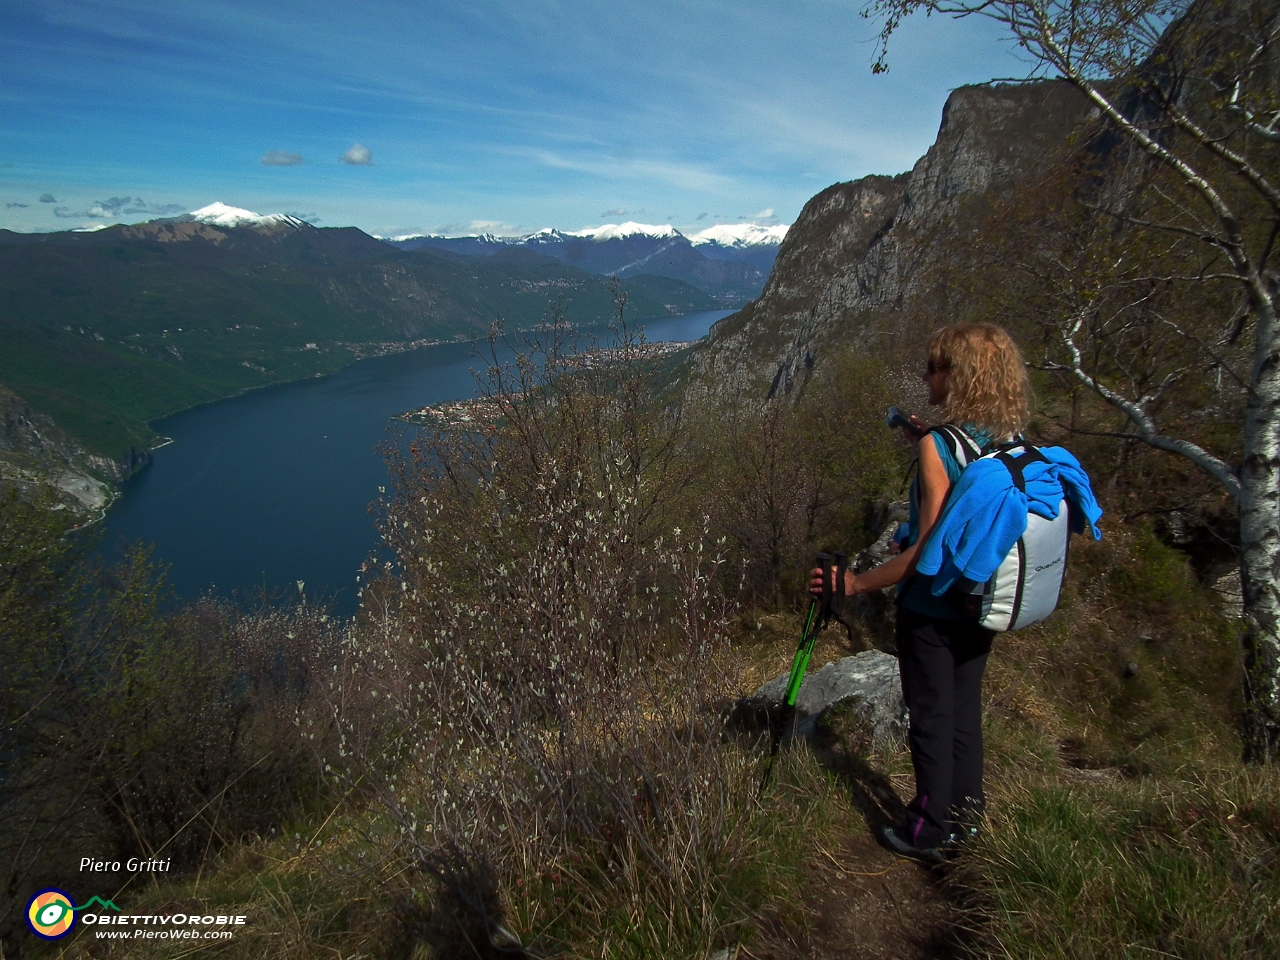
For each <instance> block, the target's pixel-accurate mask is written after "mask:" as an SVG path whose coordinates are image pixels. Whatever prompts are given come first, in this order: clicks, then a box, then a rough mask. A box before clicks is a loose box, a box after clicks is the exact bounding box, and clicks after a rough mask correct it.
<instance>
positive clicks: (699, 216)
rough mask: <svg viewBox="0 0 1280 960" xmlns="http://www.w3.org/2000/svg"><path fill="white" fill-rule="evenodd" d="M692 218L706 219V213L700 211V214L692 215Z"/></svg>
mask: <svg viewBox="0 0 1280 960" xmlns="http://www.w3.org/2000/svg"><path fill="white" fill-rule="evenodd" d="M693 219H694V220H705V219H707V215H706V214H705V213H700V214H698V215H697V216H696V217H694V218H693Z"/></svg>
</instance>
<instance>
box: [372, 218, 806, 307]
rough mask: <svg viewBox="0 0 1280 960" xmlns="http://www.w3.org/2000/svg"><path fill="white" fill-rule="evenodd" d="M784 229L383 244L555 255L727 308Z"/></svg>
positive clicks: (733, 227)
mask: <svg viewBox="0 0 1280 960" xmlns="http://www.w3.org/2000/svg"><path fill="white" fill-rule="evenodd" d="M786 233H787V227H786V226H773V227H761V226H757V225H756V224H752V223H744V224H723V225H719V226H714V227H710V228H708V229H706V230H703V231H700V232H698V233H695V234H693V235H692V236H685V235H684V234H683V233H681V232H680V231H679V230H677V229H675V228H674V227H672V226H669V225H666V226H654V225H651V224H644V223H630V222H628V223H623V224H605V225H604V226H601V227H595V228H590V229H586V230H571V231H562V230H554V229H546V230H539V231H537V232H536V233H531V234H528V235H526V236H523V237H497V236H494V235H493V234H482V235H479V236H469V237H444V236H429V235H411V236H403V237H393V238H388V239H386V241H385V242H387V243H390V244H392V245H394V246H396V247H399V248H400V249H402V250H421V249H424V248H432V249H437V250H448V251H450V252H452V253H459V254H464V255H466V256H484V257H488V256H493V255H495V254H497V253H500V252H502V251H504V250H511V249H523V250H531V251H533V252H535V253H540V254H544V255H546V256H549V257H555V258H556V259H557V260H560V261H562V262H564V263H568V264H571V265H572V266H575V267H578V268H579V269H582V270H586V271H587V272H589V273H597V274H604V275H607V276H616V277H633V276H638V275H640V274H645V273H647V274H653V275H656V276H660V277H668V278H671V279H673V280H683V281H684V282H685V283H688V284H689V285H690V286H694V287H697V288H698V289H699V290H702V291H703V292H704V293H707V294H710V295H711V296H713V297H715V298H716V300H717V301H719V302H720V303H722V304H724V305H725V306H727V307H739V306H742V305H743V304H744V303H746V302H747V301H749V300H751V299H754V298H755V297H757V296H759V295H760V291H761V290H762V289H763V288H764V285H765V282H766V281H767V280H768V279H769V271H770V270H771V269H772V268H773V261H774V259H775V258H776V257H777V255H778V248H779V245H780V244H781V243H782V240H783V238H784V237H785V236H786Z"/></svg>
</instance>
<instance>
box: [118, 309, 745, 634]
mask: <svg viewBox="0 0 1280 960" xmlns="http://www.w3.org/2000/svg"><path fill="white" fill-rule="evenodd" d="M729 313H730V311H727V310H717V311H710V312H706V313H693V314H685V315H683V316H679V317H665V318H660V319H656V320H647V321H641V322H640V325H641V326H643V327H644V330H645V336H646V337H647V338H648V339H649V340H652V341H658V340H664V341H665V340H697V339H699V338H701V337H702V336H704V335H705V334H706V332H707V331H708V330H709V329H710V327H711V324H712V323H714V322H715V321H716V320H718V319H720V318H721V317H724V316H727V315H728V314H729ZM480 366H482V364H481V362H480V361H479V359H478V358H477V357H476V356H475V354H474V352H473V348H472V346H471V345H470V344H442V345H440V346H434V347H424V348H423V349H421V350H414V351H412V352H410V353H401V354H396V355H393V356H387V357H375V358H371V359H368V360H361V361H359V362H358V363H354V364H352V365H351V366H349V367H347V368H346V369H344V370H342V371H340V372H338V373H336V374H334V375H333V376H330V377H323V378H316V379H314V380H304V381H299V382H296V383H286V384H279V385H277V386H274V387H266V388H264V389H261V390H255V391H253V392H251V393H246V394H244V395H242V396H239V397H234V398H232V399H229V400H221V401H219V402H217V403H211V404H208V405H206V406H203V407H197V408H195V409H193V410H187V411H184V412H183V413H179V414H177V415H175V416H172V417H168V418H166V419H164V420H160V421H157V422H156V423H155V424H154V427H155V429H156V430H157V431H158V432H159V433H160V434H162V435H163V436H166V437H172V438H173V442H172V443H170V444H168V445H166V446H164V447H161V448H160V449H158V450H156V451H155V453H154V460H153V462H152V464H151V466H149V467H148V468H147V469H145V470H143V471H142V472H141V473H139V474H138V475H137V476H135V477H132V478H131V479H130V480H129V481H127V482H126V483H125V485H124V487H123V490H122V496H121V497H120V499H119V500H118V501H117V502H116V504H115V505H114V506H113V507H112V508H111V510H110V512H109V513H108V514H107V517H106V520H105V521H104V525H105V537H104V539H103V547H104V550H105V551H106V552H107V553H108V554H109V555H111V556H116V555H118V554H119V552H120V551H121V550H122V549H123V547H124V545H126V544H128V543H132V542H136V541H142V542H143V543H148V544H154V545H155V558H156V559H157V560H159V561H160V562H161V563H164V564H168V565H169V572H168V578H169V582H170V583H171V584H172V586H173V587H174V589H175V591H176V593H177V594H178V596H179V597H183V598H194V597H197V596H200V595H202V594H204V593H207V592H209V591H213V592H214V593H216V594H218V595H220V596H233V595H234V596H238V597H240V598H242V599H249V598H252V597H253V596H255V595H256V594H257V593H258V592H260V591H262V590H265V591H266V592H267V594H268V596H276V597H279V596H285V595H286V594H287V593H288V591H290V590H296V587H295V584H296V582H297V581H299V580H302V581H304V582H305V584H306V588H305V589H306V594H307V597H308V598H309V599H312V598H321V599H326V600H332V601H333V605H334V611H335V612H336V613H338V614H340V615H350V614H352V613H354V612H355V610H356V608H357V601H356V593H355V591H356V582H355V577H356V573H357V571H358V570H359V567H360V564H361V562H362V561H363V560H364V559H365V558H366V557H368V556H369V554H370V553H372V552H373V551H375V550H376V549H377V548H378V543H379V540H378V534H377V531H376V530H375V528H374V518H373V516H372V515H371V514H370V513H369V504H370V503H371V502H372V501H374V500H376V499H377V497H378V487H379V486H381V485H385V484H386V483H387V471H386V466H385V464H384V462H383V459H382V457H381V455H380V454H379V453H378V451H377V448H378V446H379V445H380V444H382V443H384V442H385V441H386V440H387V438H388V433H387V428H388V424H389V422H390V418H391V417H392V416H393V415H395V414H397V413H403V412H405V411H407V410H411V409H414V408H417V407H422V406H425V405H426V404H431V403H439V402H441V401H444V400H462V399H466V398H469V397H471V396H473V395H474V394H475V387H476V384H475V378H474V377H473V376H472V374H471V370H472V369H473V368H477V367H480ZM294 595H295V596H296V593H295V594H294Z"/></svg>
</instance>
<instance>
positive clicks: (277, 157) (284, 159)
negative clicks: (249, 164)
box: [262, 144, 358, 167]
mask: <svg viewBox="0 0 1280 960" xmlns="http://www.w3.org/2000/svg"><path fill="white" fill-rule="evenodd" d="M357 146H358V144H357ZM353 149H354V148H353ZM347 152H348V153H350V152H351V151H350V150H348V151H347ZM300 163H302V154H300V153H290V152H289V151H288V150H268V151H267V152H266V153H264V154H263V155H262V165H263V166H264V167H296V166H297V165H298V164H300Z"/></svg>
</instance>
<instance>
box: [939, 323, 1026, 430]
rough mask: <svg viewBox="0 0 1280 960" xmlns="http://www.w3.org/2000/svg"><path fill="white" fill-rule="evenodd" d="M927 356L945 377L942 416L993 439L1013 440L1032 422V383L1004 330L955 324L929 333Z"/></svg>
mask: <svg viewBox="0 0 1280 960" xmlns="http://www.w3.org/2000/svg"><path fill="white" fill-rule="evenodd" d="M925 349H926V356H928V358H929V362H930V363H932V364H933V365H934V366H935V367H944V368H946V369H947V370H949V371H950V375H949V376H948V378H947V398H946V400H945V401H943V404H942V415H943V418H944V419H945V420H947V421H948V422H950V423H974V424H977V425H978V426H980V427H985V428H986V429H987V430H989V431H991V434H992V436H994V437H996V438H997V439H1000V438H1003V437H1010V436H1017V435H1019V434H1021V433H1022V431H1023V430H1025V429H1026V428H1027V423H1028V422H1030V420H1031V401H1032V393H1031V381H1030V379H1028V377H1027V366H1026V363H1025V361H1024V360H1023V359H1022V351H1021V350H1019V349H1018V345H1017V344H1016V343H1014V342H1013V338H1012V337H1011V336H1009V334H1008V332H1007V331H1006V330H1005V329H1004V328H1003V327H997V326H996V325H995V324H993V323H955V324H952V325H951V326H949V327H942V328H941V329H939V330H935V331H933V333H932V334H930V336H929V342H928V345H927V346H926V348H925Z"/></svg>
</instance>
